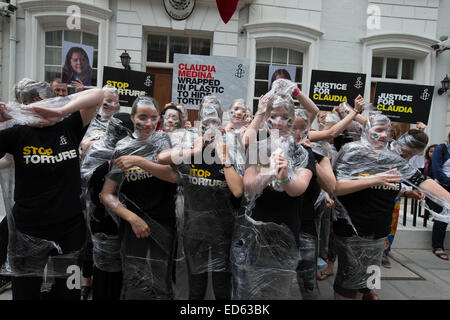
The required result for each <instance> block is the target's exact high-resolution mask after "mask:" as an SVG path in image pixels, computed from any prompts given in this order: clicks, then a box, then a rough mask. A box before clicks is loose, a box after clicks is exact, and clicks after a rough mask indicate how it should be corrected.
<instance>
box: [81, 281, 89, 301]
mask: <svg viewBox="0 0 450 320" xmlns="http://www.w3.org/2000/svg"><path fill="white" fill-rule="evenodd" d="M91 289H92V277H90V278H85V277H82V278H81V297H80V300H87V299H88V297H89V294H90V293H91Z"/></svg>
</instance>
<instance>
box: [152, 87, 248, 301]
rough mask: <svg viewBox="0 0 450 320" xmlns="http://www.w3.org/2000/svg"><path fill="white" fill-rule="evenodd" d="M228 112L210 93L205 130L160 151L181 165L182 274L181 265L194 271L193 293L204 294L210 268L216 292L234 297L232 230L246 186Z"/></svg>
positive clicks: (163, 159) (202, 115)
mask: <svg viewBox="0 0 450 320" xmlns="http://www.w3.org/2000/svg"><path fill="white" fill-rule="evenodd" d="M222 114H223V112H222V107H221V103H220V101H219V100H218V99H217V97H214V96H206V97H204V98H203V100H202V102H201V104H200V112H199V119H200V123H199V124H200V128H199V132H200V133H201V136H199V137H198V138H197V139H196V140H195V141H194V143H193V145H191V146H188V147H187V148H186V147H183V149H179V148H178V147H176V148H173V149H170V150H166V151H165V152H164V153H162V154H161V155H160V157H159V159H160V163H172V164H175V165H176V168H177V171H178V174H179V176H180V179H179V183H180V185H181V186H182V187H183V194H184V200H183V202H184V210H183V214H182V221H178V223H177V224H178V225H181V226H183V227H182V232H181V234H182V239H181V242H182V243H183V250H184V257H185V260H179V261H178V262H179V263H178V264H177V275H179V274H180V272H181V271H185V272H184V274H187V275H188V283H189V299H204V297H205V293H206V288H207V283H208V274H209V273H211V276H212V285H213V291H214V297H215V298H216V299H224V300H226V299H230V293H231V274H230V271H231V268H230V261H229V252H230V244H231V234H232V230H233V229H232V228H233V221H234V214H235V211H237V210H238V209H239V205H240V200H241V199H240V197H241V195H242V192H243V187H242V177H241V176H240V175H239V173H238V171H239V170H238V168H237V167H236V166H237V165H236V163H234V162H235V161H236V159H235V157H234V156H233V155H232V154H231V152H230V150H231V149H232V148H230V145H229V143H230V144H232V141H228V140H227V135H222V134H223V133H224V130H223V127H222ZM180 203H181V202H180ZM179 213H181V210H180V212H179ZM177 215H178V213H177ZM179 216H180V215H178V217H179ZM179 243H180V242H179ZM179 284H181V285H182V283H180V282H179V281H178V279H177V287H178V285H179ZM181 290H183V288H181Z"/></svg>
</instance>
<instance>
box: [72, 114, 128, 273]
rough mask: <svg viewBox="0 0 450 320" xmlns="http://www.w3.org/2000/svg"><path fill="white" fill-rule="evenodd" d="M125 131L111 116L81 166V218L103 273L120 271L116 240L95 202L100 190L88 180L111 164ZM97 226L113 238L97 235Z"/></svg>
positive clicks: (118, 249) (118, 244)
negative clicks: (82, 210)
mask: <svg viewBox="0 0 450 320" xmlns="http://www.w3.org/2000/svg"><path fill="white" fill-rule="evenodd" d="M129 130H130V129H129V128H127V127H125V126H124V123H123V122H122V121H121V120H119V119H118V118H116V117H115V116H114V117H112V118H111V120H110V121H109V122H108V125H107V128H106V133H105V135H104V136H102V137H101V138H100V140H98V141H96V142H95V143H93V144H92V145H91V147H90V148H89V149H88V150H87V152H86V155H85V157H84V158H83V161H82V163H81V179H82V199H83V200H84V203H85V204H86V213H85V217H86V221H87V222H88V229H89V231H90V233H91V239H92V243H93V260H94V264H95V266H96V267H97V268H98V269H100V270H102V271H106V272H119V271H121V268H122V267H121V258H120V239H119V236H118V234H116V232H114V231H115V229H116V228H111V227H112V226H108V225H109V224H110V223H108V222H107V221H105V214H107V213H106V212H105V210H106V209H105V207H104V206H103V205H102V204H101V203H100V202H99V198H98V194H99V192H100V190H98V188H97V187H96V181H97V179H96V178H94V180H95V181H92V180H91V178H92V177H93V176H94V177H96V174H95V171H96V170H97V169H99V167H101V166H102V165H103V164H105V163H106V162H108V161H109V160H111V157H112V155H113V152H114V148H115V146H116V144H117V142H118V141H119V140H120V139H121V138H123V137H125V136H127V135H128V134H129V132H130V131H129ZM99 170H101V169H99ZM100 178H101V177H100ZM97 224H102V227H100V229H103V227H105V228H106V229H108V230H113V229H114V231H113V232H112V233H113V234H109V233H110V232H108V233H105V232H106V231H104V230H103V232H97V231H98V230H97V229H98V228H97ZM103 224H107V226H104V225H103ZM92 225H93V226H94V228H93V227H92Z"/></svg>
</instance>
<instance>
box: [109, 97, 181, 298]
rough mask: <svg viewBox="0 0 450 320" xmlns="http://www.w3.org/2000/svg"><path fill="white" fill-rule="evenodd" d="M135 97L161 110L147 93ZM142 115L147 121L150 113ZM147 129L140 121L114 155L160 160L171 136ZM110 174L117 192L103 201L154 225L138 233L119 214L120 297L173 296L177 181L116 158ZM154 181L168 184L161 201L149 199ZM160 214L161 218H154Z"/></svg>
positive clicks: (115, 156)
mask: <svg viewBox="0 0 450 320" xmlns="http://www.w3.org/2000/svg"><path fill="white" fill-rule="evenodd" d="M135 103H136V106H137V108H138V109H137V110H139V108H141V106H149V107H152V108H154V109H155V110H157V105H156V102H155V101H154V100H153V99H150V98H147V97H143V98H139V100H137V101H136V102H135ZM156 115H157V113H156V112H155V119H153V118H149V119H148V121H151V122H152V123H153V124H152V128H153V129H152V130H154V128H156V123H157V116H156ZM133 117H134V116H133ZM135 121H136V120H135ZM142 121H144V122H145V123H147V119H145V120H142ZM142 130H145V128H143V127H141V125H139V123H135V132H134V134H133V137H126V138H124V139H122V140H121V141H119V142H118V143H117V146H116V149H115V151H114V155H113V160H116V159H118V158H120V157H121V156H139V157H141V158H145V159H146V160H149V161H150V162H152V163H157V156H158V154H159V153H160V152H161V151H162V150H165V149H168V148H170V147H171V145H170V139H169V137H168V136H167V134H166V133H164V132H162V131H156V132H151V133H149V135H148V136H147V135H144V134H143V133H142ZM147 134H148V133H147ZM134 137H136V138H134ZM107 177H108V179H110V180H112V181H114V182H115V183H116V184H117V188H116V192H117V196H115V195H113V194H111V195H106V196H105V195H102V199H103V200H102V202H103V203H104V204H105V205H107V206H108V208H109V209H110V210H114V208H117V207H118V206H119V205H122V206H123V207H125V208H127V209H128V210H129V211H131V212H132V213H134V214H135V215H137V216H138V217H139V218H140V219H142V220H143V221H144V222H145V223H146V224H147V225H148V226H149V228H150V235H149V236H148V237H139V238H138V237H137V235H136V233H135V231H134V230H133V226H132V225H131V223H128V222H127V221H124V220H122V219H120V229H119V230H120V236H121V258H122V272H123V283H122V293H121V299H125V300H129V299H131V300H142V299H172V298H173V292H172V283H171V277H172V272H171V270H172V262H173V254H174V245H175V237H176V230H175V206H174V202H175V189H176V185H175V184H173V185H172V184H170V183H168V182H165V181H162V180H159V179H157V178H156V177H153V176H152V175H151V174H150V173H149V172H147V171H144V170H143V169H141V168H139V167H136V166H132V167H130V168H128V169H126V170H125V171H122V170H121V169H120V168H119V167H117V165H116V163H114V164H113V165H112V166H111V169H110V172H109V173H108V176H107ZM157 184H158V186H157ZM105 185H106V183H105ZM149 187H152V188H164V190H166V191H165V192H164V194H163V193H162V190H160V191H161V192H160V194H159V195H158V197H161V198H158V199H159V200H157V203H153V202H152V203H150V202H149V201H152V200H151V198H155V197H156V194H154V195H153V196H152V197H151V194H149V192H151V191H149V189H148V188H149ZM172 187H173V188H172ZM169 189H170V190H171V191H170V190H169ZM172 189H173V190H172ZM154 190H155V189H154ZM102 193H103V191H102ZM155 199H156V198H155ZM139 204H142V205H145V206H146V207H148V208H150V207H153V208H158V210H162V208H163V207H164V212H161V211H158V212H156V210H157V209H155V211H153V212H147V211H146V209H145V208H142V207H140V205H139ZM155 205H156V207H155ZM155 215H156V216H158V218H155ZM166 218H167V220H166ZM157 220H158V221H157ZM172 221H173V223H172Z"/></svg>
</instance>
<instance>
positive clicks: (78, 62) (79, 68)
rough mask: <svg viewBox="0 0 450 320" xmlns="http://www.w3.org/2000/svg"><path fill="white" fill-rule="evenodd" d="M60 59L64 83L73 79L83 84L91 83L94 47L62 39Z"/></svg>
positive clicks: (88, 84) (68, 82)
mask: <svg viewBox="0 0 450 320" xmlns="http://www.w3.org/2000/svg"><path fill="white" fill-rule="evenodd" d="M62 61H63V63H64V65H63V68H62V73H61V79H62V81H63V82H64V83H67V84H72V82H73V81H75V82H79V83H81V84H83V85H84V86H90V85H91V79H92V72H93V71H92V64H93V62H94V47H92V46H86V45H83V44H79V43H73V42H69V41H63V48H62Z"/></svg>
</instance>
